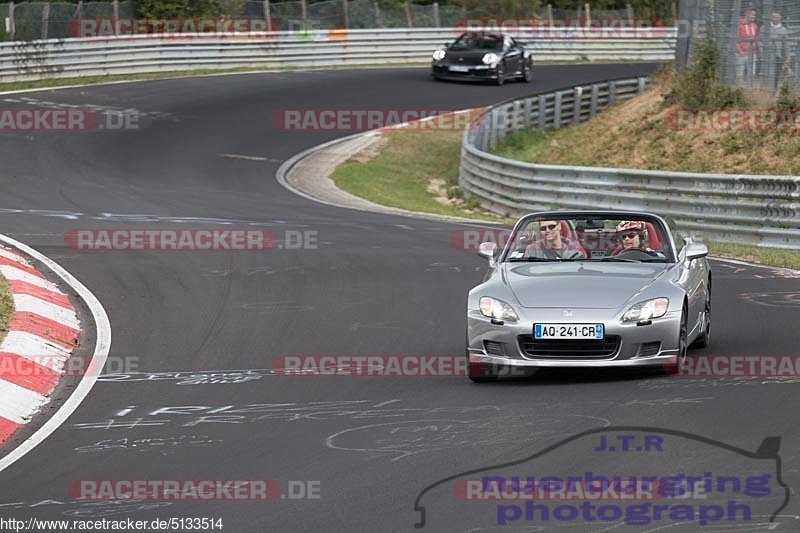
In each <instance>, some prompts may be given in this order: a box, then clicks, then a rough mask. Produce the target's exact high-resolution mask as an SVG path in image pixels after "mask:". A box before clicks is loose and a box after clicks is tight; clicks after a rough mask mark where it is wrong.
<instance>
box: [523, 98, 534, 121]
mask: <svg viewBox="0 0 800 533" xmlns="http://www.w3.org/2000/svg"><path fill="white" fill-rule="evenodd" d="M532 114H533V98H526V99H525V120H524V124H525V127H526V128H530V127H531V118H532V117H531V115H532Z"/></svg>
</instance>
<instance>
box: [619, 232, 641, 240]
mask: <svg viewBox="0 0 800 533" xmlns="http://www.w3.org/2000/svg"><path fill="white" fill-rule="evenodd" d="M641 236H642V234H641V233H637V232H633V233H624V234H623V235H622V238H623V239H635V238H636V237H641Z"/></svg>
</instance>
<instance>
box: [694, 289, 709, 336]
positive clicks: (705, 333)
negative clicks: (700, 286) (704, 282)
mask: <svg viewBox="0 0 800 533" xmlns="http://www.w3.org/2000/svg"><path fill="white" fill-rule="evenodd" d="M703 312H704V314H705V316H704V317H703V334H702V335H700V336H699V337H697V339H696V340H695V341H694V343H693V344H692V348H708V347H709V346H711V287H710V286H709V287H708V295H707V296H706V308H705V310H704V311H703Z"/></svg>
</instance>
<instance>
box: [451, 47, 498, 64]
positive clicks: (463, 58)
mask: <svg viewBox="0 0 800 533" xmlns="http://www.w3.org/2000/svg"><path fill="white" fill-rule="evenodd" d="M489 52H490V51H489V50H481V49H470V50H447V53H446V54H445V56H444V61H445V63H447V64H452V65H459V64H461V65H481V64H483V63H482V61H481V60H482V59H483V56H485V55H486V54H488V53H489ZM494 53H495V54H497V55H498V56H499V55H500V52H494Z"/></svg>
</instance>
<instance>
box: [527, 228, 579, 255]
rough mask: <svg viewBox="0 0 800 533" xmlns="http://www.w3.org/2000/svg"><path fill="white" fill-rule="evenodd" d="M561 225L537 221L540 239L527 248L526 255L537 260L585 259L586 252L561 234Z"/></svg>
mask: <svg viewBox="0 0 800 533" xmlns="http://www.w3.org/2000/svg"><path fill="white" fill-rule="evenodd" d="M561 225H562V223H561V221H558V220H541V221H539V230H540V231H541V236H542V238H541V239H540V241H538V242H536V243H534V244H532V245H530V246H528V249H527V251H526V253H527V255H528V256H529V257H535V258H538V259H554V260H555V259H566V260H573V259H586V257H587V256H586V251H584V249H583V247H582V246H581V245H580V243H578V242H576V241H573V240H572V239H570V238H569V237H566V236H564V235H563V234H562V233H561Z"/></svg>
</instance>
